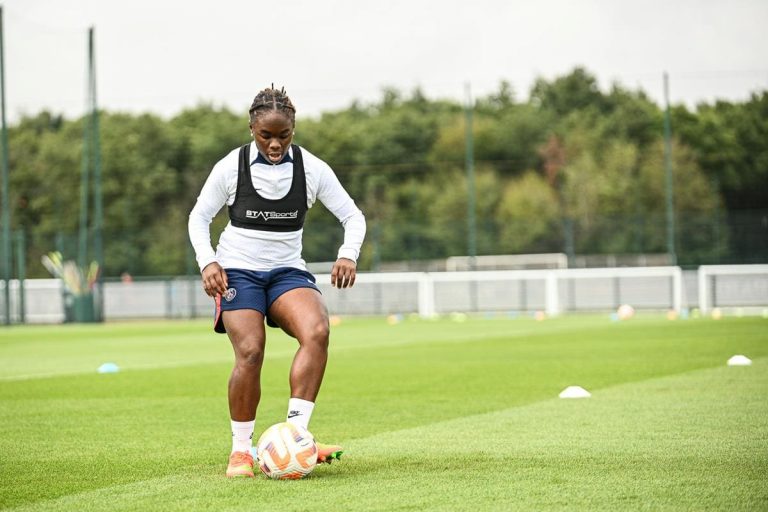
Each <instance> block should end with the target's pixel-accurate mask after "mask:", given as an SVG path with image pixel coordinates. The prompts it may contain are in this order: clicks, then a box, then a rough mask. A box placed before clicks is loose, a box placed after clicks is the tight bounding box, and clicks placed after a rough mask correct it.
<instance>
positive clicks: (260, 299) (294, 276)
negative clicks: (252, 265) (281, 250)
mask: <svg viewBox="0 0 768 512" xmlns="http://www.w3.org/2000/svg"><path fill="white" fill-rule="evenodd" d="M224 271H225V272H226V273H227V284H228V285H229V288H228V289H227V293H225V294H224V295H223V296H221V295H217V296H216V318H215V320H214V322H213V330H214V331H216V332H218V333H225V332H227V331H226V329H225V328H224V322H222V320H221V312H222V311H234V310H236V309H255V310H256V311H259V312H260V313H262V314H263V315H264V316H265V317H266V318H267V325H269V326H270V327H278V325H277V324H276V323H275V322H274V321H273V320H272V319H271V318H269V315H267V311H269V308H270V307H271V306H272V303H273V302H275V301H276V300H277V298H278V297H280V296H281V295H282V294H284V293H285V292H287V291H289V290H293V289H295V288H312V289H313V290H317V291H318V292H319V291H320V290H319V289H318V288H317V285H316V284H315V276H313V275H312V274H310V273H309V272H307V271H306V270H300V269H298V268H293V267H279V268H275V269H272V270H268V271H259V270H243V269H239V268H227V269H224Z"/></svg>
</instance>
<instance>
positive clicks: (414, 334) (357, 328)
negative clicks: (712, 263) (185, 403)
mask: <svg viewBox="0 0 768 512" xmlns="http://www.w3.org/2000/svg"><path fill="white" fill-rule="evenodd" d="M696 323H697V325H698V326H699V327H701V326H703V325H708V326H709V327H708V328H711V329H713V331H715V332H718V331H719V332H721V333H722V335H723V336H730V335H731V333H729V332H728V329H729V328H730V326H731V325H732V324H731V323H728V326H726V325H725V322H714V321H708V320H702V321H699V322H696ZM682 324H684V323H683V322H681V325H682ZM646 327H647V328H648V329H650V331H648V332H646ZM674 329H675V327H674V326H673V324H671V323H670V322H666V321H661V320H660V319H659V317H657V316H647V317H644V318H643V317H641V318H638V319H635V320H633V321H632V322H622V323H612V322H609V321H608V319H607V317H605V316H600V317H596V316H591V315H590V316H574V317H566V318H558V319H553V320H547V321H545V322H535V321H534V320H532V319H529V318H525V317H523V318H519V319H516V320H510V319H507V318H494V319H491V320H489V319H483V318H477V317H474V318H473V317H470V319H469V320H468V321H466V322H462V323H457V322H451V321H448V320H445V319H443V320H439V321H426V320H416V321H413V320H410V321H405V322H402V323H399V324H397V325H387V324H386V323H385V322H384V319H381V318H378V319H348V320H345V321H344V322H343V324H342V325H341V326H338V327H335V328H334V329H333V331H332V341H331V351H332V353H334V354H335V353H340V352H345V351H347V350H369V349H372V348H374V349H375V348H378V347H394V346H398V345H413V344H425V345H432V344H435V343H438V344H441V343H448V342H458V343H465V342H468V341H482V340H490V339H512V338H530V339H536V338H538V337H541V336H544V337H547V336H551V335H562V336H561V337H562V338H563V339H566V340H570V339H572V337H571V336H567V335H568V334H570V333H574V332H582V333H583V334H584V335H585V336H586V335H589V332H590V331H591V332H592V333H594V335H596V336H598V337H604V336H607V335H608V336H610V335H613V336H614V337H615V338H617V339H622V338H624V337H630V338H631V337H637V336H638V335H640V336H649V337H652V338H656V339H659V338H661V339H664V337H665V333H666V331H667V330H674ZM747 329H749V327H747ZM267 332H268V342H267V351H266V357H267V358H268V359H280V358H290V357H292V356H293V354H294V352H295V348H296V344H295V340H292V339H291V338H289V337H288V336H286V335H285V334H284V333H282V332H281V331H280V330H278V329H268V331H267ZM694 332H695V330H694ZM736 334H738V333H736ZM709 338H712V336H709ZM231 360H232V353H231V348H230V345H229V342H228V340H227V339H226V336H222V335H216V334H214V333H212V332H211V329H210V323H209V322H203V321H200V320H197V321H172V322H169V321H156V322H148V323H146V324H142V323H133V322H131V323H117V324H105V325H86V326H82V325H66V326H56V327H52V326H42V327H12V328H10V329H7V330H0V382H2V381H12V380H29V379H35V378H50V377H56V376H66V375H77V374H92V373H93V372H95V371H96V369H97V368H98V367H99V366H100V365H101V364H103V363H105V362H115V363H117V364H118V366H119V367H120V368H121V370H123V371H125V370H145V369H157V368H176V367H183V366H197V365H201V364H219V363H230V362H231Z"/></svg>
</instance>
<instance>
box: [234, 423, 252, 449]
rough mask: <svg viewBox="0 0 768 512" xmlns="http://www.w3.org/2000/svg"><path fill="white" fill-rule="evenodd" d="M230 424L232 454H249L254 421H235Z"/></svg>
mask: <svg viewBox="0 0 768 512" xmlns="http://www.w3.org/2000/svg"><path fill="white" fill-rule="evenodd" d="M231 423H232V451H233V452H247V453H250V452H251V445H252V444H253V426H254V425H255V424H256V420H253V421H235V420H231Z"/></svg>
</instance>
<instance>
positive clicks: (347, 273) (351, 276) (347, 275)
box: [331, 258, 357, 288]
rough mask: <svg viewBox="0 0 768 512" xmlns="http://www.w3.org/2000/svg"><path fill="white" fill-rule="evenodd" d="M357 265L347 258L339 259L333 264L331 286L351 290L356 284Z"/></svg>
mask: <svg viewBox="0 0 768 512" xmlns="http://www.w3.org/2000/svg"><path fill="white" fill-rule="evenodd" d="M356 273H357V263H355V262H354V261H352V260H348V259H347V258H339V259H337V260H336V263H334V264H333V270H331V286H333V287H335V288H349V287H351V286H352V285H353V284H355V275H356Z"/></svg>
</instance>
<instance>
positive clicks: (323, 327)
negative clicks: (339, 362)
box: [310, 320, 331, 350]
mask: <svg viewBox="0 0 768 512" xmlns="http://www.w3.org/2000/svg"><path fill="white" fill-rule="evenodd" d="M330 334H331V329H330V327H329V326H328V321H327V320H326V321H319V322H316V323H315V324H314V325H313V326H312V329H311V331H310V338H311V340H312V344H313V345H315V346H316V347H317V348H320V349H322V350H328V338H329V337H330Z"/></svg>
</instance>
